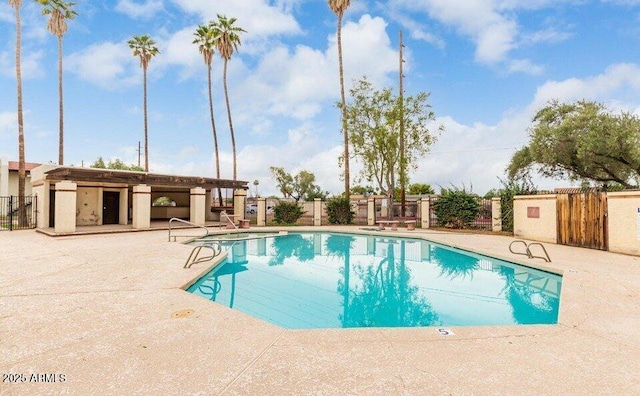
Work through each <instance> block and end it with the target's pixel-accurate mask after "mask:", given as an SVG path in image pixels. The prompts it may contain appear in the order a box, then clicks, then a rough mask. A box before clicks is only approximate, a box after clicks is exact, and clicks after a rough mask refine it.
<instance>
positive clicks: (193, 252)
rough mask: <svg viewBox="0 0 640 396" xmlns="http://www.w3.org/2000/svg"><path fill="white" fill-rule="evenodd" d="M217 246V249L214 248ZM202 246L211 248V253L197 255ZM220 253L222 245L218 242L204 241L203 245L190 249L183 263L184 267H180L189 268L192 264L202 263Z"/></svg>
mask: <svg viewBox="0 0 640 396" xmlns="http://www.w3.org/2000/svg"><path fill="white" fill-rule="evenodd" d="M216 247H217V249H216ZM202 248H207V249H211V255H209V256H203V257H198V255H199V254H200V251H201V250H202ZM220 253H222V246H221V245H220V243H218V242H212V243H205V244H203V245H198V246H196V247H194V248H193V250H191V254H190V255H189V258H188V259H187V261H186V262H185V263H184V267H182V268H190V267H191V266H192V265H194V264H198V263H203V262H205V261H211V260H213V259H214V258H216V257H218V256H219V255H220Z"/></svg>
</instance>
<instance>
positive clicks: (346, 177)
mask: <svg viewBox="0 0 640 396" xmlns="http://www.w3.org/2000/svg"><path fill="white" fill-rule="evenodd" d="M337 36H338V65H339V68H340V98H341V99H342V104H341V110H342V134H343V136H344V196H345V197H346V198H347V199H348V198H349V197H350V191H349V190H350V189H349V181H350V175H349V132H348V130H347V101H346V99H345V95H344V68H343V66H342V13H340V14H339V15H338V33H337Z"/></svg>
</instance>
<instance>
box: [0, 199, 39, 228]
mask: <svg viewBox="0 0 640 396" xmlns="http://www.w3.org/2000/svg"><path fill="white" fill-rule="evenodd" d="M37 209H38V205H37V200H36V197H35V196H25V197H24V201H21V199H20V197H17V196H14V195H12V196H8V197H0V231H6V230H9V231H13V230H26V229H29V228H36V213H37Z"/></svg>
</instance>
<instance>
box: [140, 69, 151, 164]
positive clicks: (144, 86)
mask: <svg viewBox="0 0 640 396" xmlns="http://www.w3.org/2000/svg"><path fill="white" fill-rule="evenodd" d="M142 74H143V83H142V90H143V95H142V96H143V98H144V99H143V103H142V106H143V107H144V109H143V112H144V171H145V172H149V133H148V128H147V125H148V124H147V68H146V67H143V68H142Z"/></svg>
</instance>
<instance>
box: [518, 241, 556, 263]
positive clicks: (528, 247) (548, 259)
mask: <svg viewBox="0 0 640 396" xmlns="http://www.w3.org/2000/svg"><path fill="white" fill-rule="evenodd" d="M514 243H522V244H523V245H524V248H525V251H524V253H522V252H514V251H513V248H512V246H513V244H514ZM536 245H537V246H540V247H541V248H542V251H543V252H544V256H535V255H534V254H533V253H531V246H536ZM509 251H510V252H511V253H513V254H521V255H523V256H527V257H528V258H541V259H543V260H544V261H546V262H548V263H550V262H551V257H549V253H548V252H547V249H546V248H545V247H544V245H543V244H541V243H540V242H532V243H530V244H528V245H527V243H526V242H525V241H523V240H522V239H516V240H515V241H513V242H511V243H510V244H509Z"/></svg>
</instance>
